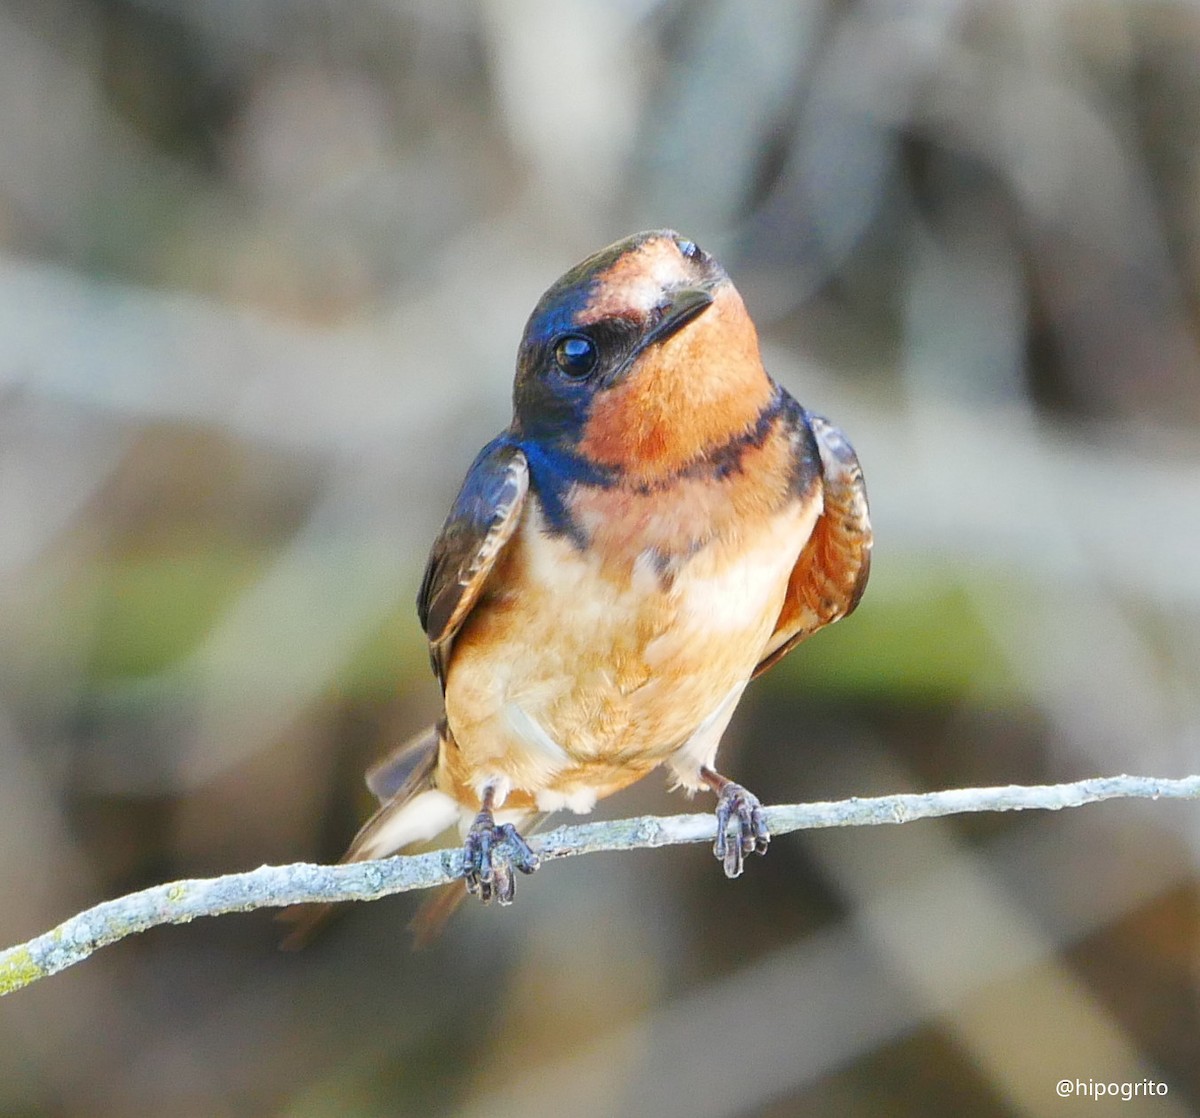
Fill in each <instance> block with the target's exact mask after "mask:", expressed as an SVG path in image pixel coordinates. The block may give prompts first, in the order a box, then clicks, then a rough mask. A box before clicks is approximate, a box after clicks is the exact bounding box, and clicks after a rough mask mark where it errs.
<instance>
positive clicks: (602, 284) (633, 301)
mask: <svg viewBox="0 0 1200 1118" xmlns="http://www.w3.org/2000/svg"><path fill="white" fill-rule="evenodd" d="M695 272H696V268H695V266H694V265H693V264H692V263H691V261H689V260H688V259H687V258H686V257H685V256H684V255H683V253H682V252H681V251H680V250H679V246H678V245H677V244H676V243H675V241H674V240H673V239H672V238H670V237H654V238H652V239H651V240H648V241H643V242H642V243H641V244H640V245H638V246H637V247H636V248H633V249H630V250H629V251H628V252H624V253H622V254H621V255H620V256H618V257H617V259H616V260H614V261H613V262H612V263H611V264H610V265H609V266H608V267H607V268H605V269H604V271H602V272H600V273H599V274H598V275H597V276H596V278H595V282H594V284H593V286H592V291H591V297H590V298H589V299H588V301H587V304H586V305H585V306H584V307H583V309H582V310H581V311H580V312H579V314H578V315H577V317H576V321H577V322H578V324H579V325H580V326H586V325H588V324H589V323H592V322H599V321H600V320H601V319H603V318H610V317H612V316H614V315H628V314H630V313H633V314H638V315H642V316H645V315H648V314H649V313H650V312H651V311H652V310H654V308H655V307H656V306H658V304H659V302H660V301H661V300H662V296H663V292H664V291H666V290H668V289H669V288H672V287H686V286H687V285H688V284H689V283H695V282H696V280H697V279H698V278H701V277H699V276H697V275H696V274H695Z"/></svg>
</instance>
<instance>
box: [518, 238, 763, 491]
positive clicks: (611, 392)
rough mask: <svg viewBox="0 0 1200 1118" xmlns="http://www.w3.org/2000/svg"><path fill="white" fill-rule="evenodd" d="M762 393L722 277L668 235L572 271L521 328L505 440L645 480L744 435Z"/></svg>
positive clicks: (745, 328) (748, 341) (741, 318)
mask: <svg viewBox="0 0 1200 1118" xmlns="http://www.w3.org/2000/svg"><path fill="white" fill-rule="evenodd" d="M772 391H773V386H772V384H771V381H770V379H769V378H768V377H767V375H766V373H765V372H764V370H763V367H762V361H761V358H760V356H759V349H758V336H757V333H756V332H755V329H754V324H753V323H752V322H751V321H750V317H749V315H748V314H747V313H746V307H745V304H744V303H743V302H742V299H741V296H740V295H738V293H737V290H736V289H735V288H734V286H733V284H732V283H731V282H730V280H729V277H728V276H727V275H726V274H725V271H724V269H723V268H722V267H721V266H720V264H718V263H717V262H716V261H715V260H714V259H713V258H712V257H711V256H709V255H708V254H707V253H705V252H704V251H703V250H701V249H700V248H698V247H697V246H696V245H695V244H694V243H693V242H691V241H689V240H687V239H685V238H683V237H681V236H680V235H679V234H677V233H674V232H671V231H670V230H656V231H653V232H648V233H638V234H636V235H635V236H632V237H627V238H626V239H625V240H623V241H618V242H617V243H616V244H614V245H610V246H609V247H608V248H605V249H602V250H601V251H600V252H598V253H596V254H595V255H594V256H590V257H588V258H587V259H586V260H584V261H583V262H582V263H580V264H577V265H576V266H575V267H574V268H572V269H571V270H570V271H569V272H567V273H566V275H564V276H563V277H562V278H561V279H560V280H558V282H557V283H555V284H554V285H553V286H552V287H551V288H550V289H549V290H548V291H547V292H546V293H545V294H544V295H543V296H542V298H541V299H540V300H539V302H538V304H537V306H536V307H535V308H534V311H533V314H532V315H531V316H530V318H529V322H528V323H527V324H526V327H525V334H524V336H523V338H522V339H521V347H520V350H519V352H518V356H517V376H516V383H515V386H514V390H513V398H514V430H515V431H516V432H517V433H518V434H519V435H520V436H521V437H523V438H531V439H535V440H537V441H539V442H542V443H546V444H554V445H557V446H560V447H563V448H564V449H568V448H569V449H571V450H572V451H574V452H576V453H578V454H580V455H582V456H584V457H586V458H587V459H589V460H590V461H591V462H593V463H595V464H596V465H598V466H603V467H609V468H615V469H618V470H621V471H624V472H626V473H627V474H631V475H633V476H634V477H637V478H642V479H644V480H647V481H648V480H652V479H653V478H655V477H661V476H665V475H669V474H670V473H672V472H675V471H677V470H679V469H681V468H683V467H684V466H686V465H687V464H688V463H689V462H692V461H695V460H696V459H697V458H700V457H702V456H703V454H704V452H705V450H706V449H710V448H713V447H718V446H721V445H723V444H725V443H726V442H728V441H729V440H730V439H731V438H733V437H736V436H737V435H738V434H740V433H741V432H743V431H744V430H745V429H746V428H747V427H749V426H752V425H753V423H754V422H755V420H756V419H757V417H758V415H759V412H760V411H761V409H762V407H763V406H764V404H765V403H766V401H768V400H769V399H770V397H771V393H772Z"/></svg>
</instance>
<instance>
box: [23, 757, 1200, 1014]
mask: <svg viewBox="0 0 1200 1118" xmlns="http://www.w3.org/2000/svg"><path fill="white" fill-rule="evenodd" d="M1159 798H1163V799H1184V800H1195V799H1200V776H1189V777H1184V778H1182V779H1180V780H1166V779H1157V778H1154V777H1138V776H1111V777H1097V778H1094V779H1091V780H1080V781H1076V782H1074V783H1072V784H1052V785H1037V786H1032V787H1030V786H1022V785H1016V784H1010V785H1005V786H1002V787H998V788H958V789H951V790H949V791H945V792H926V793H906V794H901V795H893V796H874V797H870V798H863V799H859V798H857V797H855V798H852V799H849V800H838V801H835V802H831V803H813V804H786V805H782V806H778V807H769V808H766V809H765V812H766V817H767V822H768V825H769V826H770V829H771V832H772V834H775V835H783V834H787V833H788V832H790V831H798V830H804V829H810V828H817V827H861V826H870V825H873V824H878V823H908V822H912V821H913V820H916V819H929V818H932V817H934V816H940V815H956V814H959V813H963V812H973V811H1024V810H1029V809H1041V810H1050V811H1057V810H1059V809H1060V808H1064V807H1079V806H1081V805H1082V804H1088V803H1095V802H1097V801H1099V800H1115V799H1159ZM715 836H716V820H715V817H714V816H713V814H711V813H705V814H702V815H672V816H665V817H660V816H642V817H640V818H636V819H616V820H612V821H609V822H600V823H582V824H576V825H573V826H564V827H558V828H556V829H555V830H553V831H547V832H546V833H544V834H541V835H536V836H534V837H532V838H531V839H530V845H531V846H532V847H533V848H534V850H535V851H536V852H537V853H538V855H539V856H540V857H541V858H542V860H543V861H548V860H551V859H555V858H568V857H572V856H574V855H576V854H589V853H593V852H596V851H601V850H636V849H642V848H649V847H656V846H671V845H674V844H677V843H687V842H711V841H712V840H713V839H714V838H715ZM459 876H461V854H460V851H459V850H458V849H457V848H450V849H446V850H438V851H434V852H433V853H431V854H417V855H410V856H404V857H396V858H384V859H381V860H379V861H374V862H358V863H353V864H350V865H338V866H317V865H309V864H307V863H296V864H294V865H289V866H262V867H260V868H259V869H256V870H251V871H249V872H247V873H233V874H226V875H225V876H222V877H214V878H203V879H196V880H189V881H176V882H173V883H171V884H168V885H156V886H154V887H153V888H150V889H143V890H142V891H141V892H139V893H130V894H129V895H128V896H124V897H118V898H117V899H116V900H111V901H105V902H104V903H103V904H98V905H96V906H95V907H94V908H89V909H88V910H86V911H85V912H81V913H80V914H79V915H78V916H73V917H71V918H70V919H69V920H67V921H65V922H64V923H62V924H60V925H59V926H58V927H57V928H54V929H53V930H52V931H49V932H46V933H45V934H44V935H40V936H38V937H36V938H35V939H32V940H30V941H29V942H28V943H23V944H19V945H17V946H16V947H10V948H9V949H8V950H6V951H3V952H0V995H3V994H8V993H11V992H12V991H14V990H19V989H21V988H22V987H23V986H28V985H30V983H33V982H36V981H37V980H38V979H39V978H45V977H47V976H48V975H51V974H56V973H57V972H58V971H60V970H64V969H65V968H66V967H69V966H72V965H73V964H75V963H78V962H80V961H81V960H83V959H86V958H87V957H88V956H89V955H91V954H92V952H94V951H96V950H97V949H98V948H101V947H104V946H106V945H107V944H110V943H115V942H116V941H117V940H119V939H124V938H125V937H126V936H131V935H134V934H136V933H138V932H144V931H145V930H146V929H147V928H153V927H155V926H156V925H159V924H186V923H188V922H189V921H191V920H194V919H195V918H196V917H197V916H220V915H223V914H224V913H227V912H249V911H250V910H251V909H256V908H276V907H283V906H286V905H292V904H303V903H318V904H322V903H329V902H338V901H372V900H377V899H378V898H380V897H386V896H389V895H390V894H392V893H403V892H407V891H409V890H412V889H428V888H430V887H432V886H435V885H443V884H445V883H446V882H449V881H453V880H454V879H455V878H457V877H459Z"/></svg>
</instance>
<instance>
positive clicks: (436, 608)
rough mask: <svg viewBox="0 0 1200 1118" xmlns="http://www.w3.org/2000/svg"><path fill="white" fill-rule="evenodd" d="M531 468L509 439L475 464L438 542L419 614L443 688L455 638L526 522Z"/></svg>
mask: <svg viewBox="0 0 1200 1118" xmlns="http://www.w3.org/2000/svg"><path fill="white" fill-rule="evenodd" d="M528 490H529V464H528V463H527V462H526V460H525V455H524V453H523V452H522V451H521V449H520V447H517V446H513V445H512V444H510V443H507V442H505V441H504V439H503V436H502V437H501V438H499V439H496V440H494V441H493V442H491V443H489V444H488V445H487V446H486V447H484V448H483V450H482V451H481V452H480V454H479V457H478V458H476V459H475V461H474V463H473V464H472V466H471V469H470V470H469V471H468V472H467V478H466V480H465V481H464V482H463V486H462V489H461V490H460V491H459V494H458V497H457V498H456V500H455V502H454V506H453V508H451V510H450V515H449V516H448V517H447V518H446V523H445V524H444V525H442V531H441V533H440V534H439V536H438V538H437V539H436V540H435V541H434V544H433V550H432V551H431V552H430V554H429V563H428V565H427V566H426V568H425V578H424V580H423V581H422V583H421V590H420V593H419V594H418V595H417V615H418V616H419V617H420V619H421V626H422V628H423V629H424V630H425V634H426V636H427V637H428V638H429V656H430V659H431V661H432V662H433V670H434V672H435V673H436V675H437V677H438V680H439V681H440V682H441V684H442V687H443V688H445V686H446V666H447V663H448V659H449V654H450V648H451V646H452V645H453V643H454V637H455V635H456V634H457V633H458V631H459V629H460V628H462V624H463V622H464V621H465V620H466V619H467V615H468V614H469V613H470V612H471V609H472V608H473V607H474V605H475V603H476V602H477V601H478V600H479V595H480V594H482V593H483V589H484V586H485V585H486V584H487V579H488V575H489V574H490V573H491V571H492V568H493V567H494V566H495V563H496V559H497V557H498V556H499V554H500V553H501V551H503V549H504V545H505V544H506V543H508V541H509V540H510V539H511V538H512V534H513V532H514V531H516V527H517V524H518V523H519V522H520V519H521V510H522V508H523V507H524V505H525V494H526V493H527V492H528Z"/></svg>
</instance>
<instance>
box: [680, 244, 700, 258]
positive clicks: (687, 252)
mask: <svg viewBox="0 0 1200 1118" xmlns="http://www.w3.org/2000/svg"><path fill="white" fill-rule="evenodd" d="M678 244H679V251H680V252H682V253H683V255H684V256H686V257H687V258H688V259H689V260H698V259H699V258H700V246H699V245H698V244H696V242H695V241H685V240H682V239H681V240H680V241H679V242H678Z"/></svg>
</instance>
